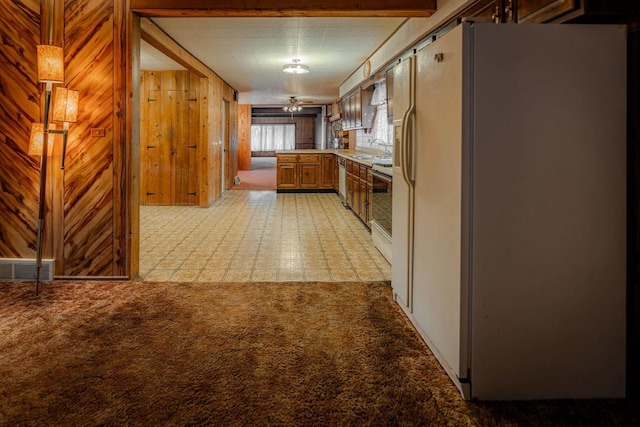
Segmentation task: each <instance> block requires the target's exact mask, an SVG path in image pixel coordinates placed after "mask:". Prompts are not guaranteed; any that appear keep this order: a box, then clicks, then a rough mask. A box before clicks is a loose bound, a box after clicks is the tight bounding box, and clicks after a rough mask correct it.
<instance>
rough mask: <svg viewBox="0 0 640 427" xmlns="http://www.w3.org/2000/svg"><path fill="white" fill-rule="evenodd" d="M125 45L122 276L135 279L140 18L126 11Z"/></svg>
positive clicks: (137, 271) (138, 187)
mask: <svg viewBox="0 0 640 427" xmlns="http://www.w3.org/2000/svg"><path fill="white" fill-rule="evenodd" d="M127 28H128V31H127V43H128V46H129V47H130V48H131V51H130V52H129V55H127V60H128V61H129V62H128V63H127V68H126V70H127V73H126V84H127V89H126V93H127V94H131V96H128V97H127V111H128V112H129V113H128V114H127V118H126V122H127V136H126V137H127V142H126V152H125V158H126V159H128V161H127V171H126V175H125V176H126V179H127V180H128V182H129V185H128V199H127V200H126V201H125V203H127V208H128V212H127V213H126V215H124V216H125V217H126V218H128V223H127V224H125V232H126V235H125V237H126V238H127V240H126V241H125V242H124V245H125V250H126V256H125V258H126V263H125V266H126V270H125V271H123V274H125V275H127V276H129V277H130V278H131V279H134V278H136V277H138V275H139V271H140V17H138V16H137V15H136V14H134V13H132V12H131V11H128V12H127Z"/></svg>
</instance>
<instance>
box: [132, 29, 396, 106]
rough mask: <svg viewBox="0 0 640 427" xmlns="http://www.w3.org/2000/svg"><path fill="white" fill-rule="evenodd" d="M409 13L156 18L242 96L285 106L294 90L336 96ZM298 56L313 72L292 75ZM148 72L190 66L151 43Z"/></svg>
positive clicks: (146, 49) (144, 55)
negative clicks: (388, 15)
mask: <svg viewBox="0 0 640 427" xmlns="http://www.w3.org/2000/svg"><path fill="white" fill-rule="evenodd" d="M405 20H406V19H405V18H153V21H154V22H155V23H156V24H157V25H158V26H159V27H160V28H162V30H163V31H164V32H166V33H167V34H168V35H169V36H171V37H172V38H173V39H174V40H175V41H176V42H177V43H178V44H180V45H181V46H182V47H183V48H185V49H186V50H187V51H189V52H190V53H191V54H192V55H193V56H195V57H196V58H198V59H199V60H200V61H202V62H203V63H204V64H205V65H207V66H208V67H209V68H211V69H212V70H213V71H215V72H216V73H217V74H218V75H219V76H220V77H222V78H223V79H224V80H225V81H226V82H227V83H229V84H230V85H231V86H232V87H234V88H235V89H236V90H237V91H238V92H239V93H240V102H241V103H244V104H253V105H281V104H285V103H287V100H288V99H289V97H290V96H295V97H297V98H298V99H299V100H301V101H305V102H313V103H315V104H329V103H332V102H333V101H335V100H336V99H337V98H338V96H339V94H338V87H339V86H340V85H341V84H342V83H343V82H344V81H345V80H346V79H347V78H348V77H349V76H350V75H351V74H352V73H353V71H354V70H356V69H358V68H359V67H360V66H361V65H362V64H363V63H364V62H365V61H366V60H367V58H369V57H370V56H371V54H373V53H374V52H375V51H376V49H377V48H378V47H379V46H380V45H382V43H383V42H384V41H385V40H386V39H387V38H388V37H389V36H391V35H392V34H393V33H394V32H395V31H396V29H397V28H398V27H400V26H401V25H402V24H403V23H404V22H405ZM293 59H300V60H301V62H300V63H301V64H304V65H307V66H309V68H310V69H311V72H310V73H308V74H300V75H290V74H286V73H283V72H282V66H283V65H285V64H288V63H290V62H291V61H292V60H293ZM141 68H142V69H143V70H163V69H184V68H183V67H181V66H179V65H178V64H176V63H175V62H173V61H172V60H170V59H169V58H167V57H165V56H164V55H163V54H161V53H160V52H158V51H156V50H155V49H154V48H153V47H151V46H150V45H148V44H147V43H142V45H141Z"/></svg>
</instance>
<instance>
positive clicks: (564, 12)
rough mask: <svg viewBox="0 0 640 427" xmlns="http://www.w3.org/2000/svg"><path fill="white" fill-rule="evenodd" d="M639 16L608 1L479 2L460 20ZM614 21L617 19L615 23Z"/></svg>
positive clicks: (638, 9)
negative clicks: (479, 18)
mask: <svg viewBox="0 0 640 427" xmlns="http://www.w3.org/2000/svg"><path fill="white" fill-rule="evenodd" d="M638 13H640V5H639V4H638V2H637V1H636V2H633V1H611V0H493V1H491V0H481V1H478V2H476V3H474V4H473V5H472V6H471V7H470V8H469V9H467V10H466V11H465V12H463V14H462V16H478V17H486V18H491V19H492V20H493V22H496V23H501V22H517V23H543V22H567V21H572V22H589V23H593V22H618V21H619V18H620V17H622V16H628V15H633V14H636V15H637V14H638ZM616 17H618V18H617V19H616Z"/></svg>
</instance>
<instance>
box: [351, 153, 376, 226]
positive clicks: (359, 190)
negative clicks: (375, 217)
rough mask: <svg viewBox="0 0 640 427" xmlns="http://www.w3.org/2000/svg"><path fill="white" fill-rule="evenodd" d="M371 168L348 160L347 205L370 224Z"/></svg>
mask: <svg viewBox="0 0 640 427" xmlns="http://www.w3.org/2000/svg"><path fill="white" fill-rule="evenodd" d="M370 174H371V168H370V167H369V166H366V165H364V164H360V163H357V162H354V161H352V160H348V161H347V205H348V206H349V207H350V208H351V210H352V211H353V212H354V213H355V214H356V215H358V216H359V217H360V219H361V220H362V221H363V222H364V223H365V224H366V225H367V227H368V226H369V204H370V203H369V201H370V200H371V198H370V196H369V191H368V187H367V177H368V175H370Z"/></svg>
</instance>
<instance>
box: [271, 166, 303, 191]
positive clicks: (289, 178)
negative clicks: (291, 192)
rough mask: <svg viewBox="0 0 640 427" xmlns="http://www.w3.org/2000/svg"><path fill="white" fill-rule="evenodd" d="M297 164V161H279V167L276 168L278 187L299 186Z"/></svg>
mask: <svg viewBox="0 0 640 427" xmlns="http://www.w3.org/2000/svg"><path fill="white" fill-rule="evenodd" d="M297 166H298V164H297V163H278V168H277V170H276V175H277V180H278V188H297V187H298V179H297V177H298V174H297V171H298V167H297Z"/></svg>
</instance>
